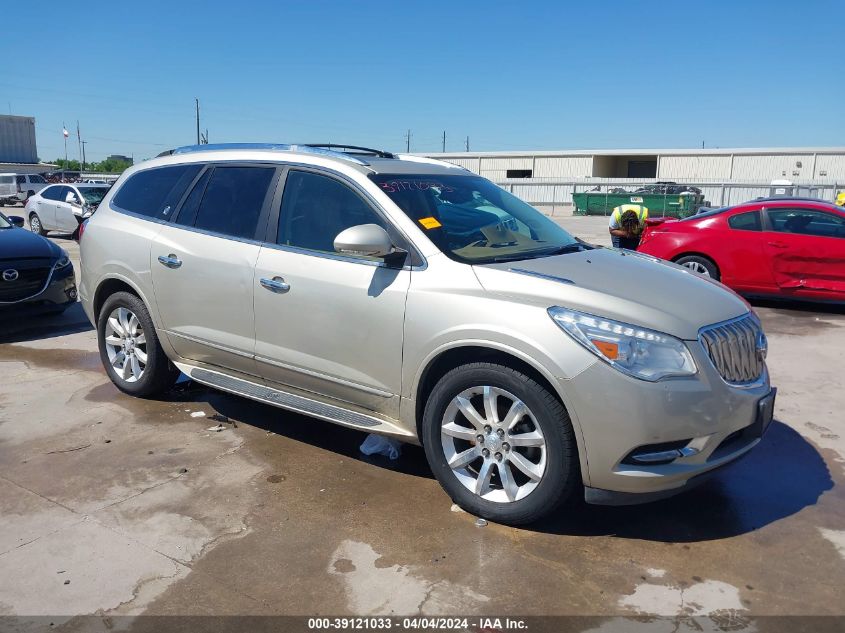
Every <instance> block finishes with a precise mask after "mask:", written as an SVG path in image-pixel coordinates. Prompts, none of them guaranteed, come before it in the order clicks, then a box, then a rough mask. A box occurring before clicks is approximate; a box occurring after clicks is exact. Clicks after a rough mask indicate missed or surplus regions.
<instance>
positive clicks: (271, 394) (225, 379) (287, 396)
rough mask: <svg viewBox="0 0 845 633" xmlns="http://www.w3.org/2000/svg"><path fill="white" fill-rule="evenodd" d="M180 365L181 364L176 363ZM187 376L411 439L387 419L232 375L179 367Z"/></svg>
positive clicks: (307, 412) (285, 406)
mask: <svg viewBox="0 0 845 633" xmlns="http://www.w3.org/2000/svg"><path fill="white" fill-rule="evenodd" d="M179 365H182V363H179ZM180 369H182V371H184V372H185V373H186V374H188V376H190V377H191V378H192V379H193V380H196V381H197V382H200V383H203V384H204V385H208V386H209V387H215V388H216V389H220V390H222V391H227V392H229V393H233V394H235V395H238V396H244V397H245V398H250V399H252V400H257V401H259V402H264V403H267V404H272V405H273V406H276V407H280V408H282V409H287V410H289V411H295V412H296V413H303V414H305V415H310V416H313V417H315V418H320V419H321V420H326V421H327V422H334V423H335V424H341V425H343V426H349V427H352V428H356V429H361V430H366V431H374V432H376V433H383V434H388V435H395V436H398V437H412V434H411V433H409V432H408V431H406V430H404V429H402V428H400V427H398V426H396V425H395V424H391V423H390V422H387V421H386V420H382V419H379V418H377V417H375V416H371V415H366V414H364V413H358V412H357V411H350V410H349V409H344V408H342V407H338V406H335V405H332V404H326V403H325V402H319V401H318V400H312V399H311V398H306V397H304V396H298V395H295V394H292V393H288V392H286V391H281V390H280V389H274V388H272V387H267V386H265V385H259V384H257V383H254V382H249V381H247V380H241V379H240V378H234V377H233V376H227V375H226V374H221V373H219V372H216V371H209V370H207V369H202V368H200V367H191V366H184V365H182V366H181V367H180Z"/></svg>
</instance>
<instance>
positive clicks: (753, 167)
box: [732, 154, 813, 181]
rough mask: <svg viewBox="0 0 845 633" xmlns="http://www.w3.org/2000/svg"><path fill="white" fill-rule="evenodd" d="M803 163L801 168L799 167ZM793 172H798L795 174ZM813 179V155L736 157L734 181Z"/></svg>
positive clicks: (752, 155) (751, 155)
mask: <svg viewBox="0 0 845 633" xmlns="http://www.w3.org/2000/svg"><path fill="white" fill-rule="evenodd" d="M797 163H801V167H798V166H797ZM793 172H798V173H797V174H796V173H793ZM812 177H813V155H812V154H810V155H807V154H771V155H768V154H762V155H761V154H756V155H754V154H750V155H741V154H740V155H736V156H734V168H733V176H732V178H733V179H734V180H739V181H743V180H764V181H765V180H768V181H771V180H774V179H782V178H785V179H787V180H805V179H808V178H812Z"/></svg>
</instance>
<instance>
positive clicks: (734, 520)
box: [173, 382, 834, 543]
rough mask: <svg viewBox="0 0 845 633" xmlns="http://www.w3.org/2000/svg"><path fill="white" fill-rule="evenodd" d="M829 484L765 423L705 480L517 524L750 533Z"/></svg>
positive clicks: (406, 465)
mask: <svg viewBox="0 0 845 633" xmlns="http://www.w3.org/2000/svg"><path fill="white" fill-rule="evenodd" d="M183 390H184V391H183V392H182V393H179V392H178V390H177V391H175V392H173V397H174V398H179V399H184V398H186V395H188V394H186V393H185V391H187V392H188V393H191V392H193V395H192V396H190V395H188V398H187V399H194V400H201V401H205V402H208V403H209V404H210V405H211V406H212V407H214V408H215V409H216V411H217V412H218V413H220V414H222V415H225V416H228V417H229V418H232V419H235V420H238V421H239V422H242V423H244V424H249V425H250V426H254V427H257V428H261V429H265V430H267V431H269V432H272V433H275V434H278V435H281V436H284V437H288V438H290V439H293V440H296V441H298V442H304V443H307V444H310V445H312V446H316V447H319V448H322V449H325V450H327V451H332V452H334V453H337V454H338V455H343V456H345V457H348V458H350V459H355V460H358V461H362V462H366V463H369V464H372V465H374V466H377V467H379V468H384V469H387V470H392V471H395V472H400V473H404V474H407V475H411V476H414V477H421V478H428V479H433V475H432V473H431V470H430V469H429V467H428V463H427V461H426V458H425V453H424V452H423V449H422V448H420V447H418V446H413V445H409V444H406V445H404V446H403V447H402V455H401V457H400V458H399V459H398V460H396V461H391V460H389V459H388V458H387V457H382V456H371V457H368V456H366V455H364V454H363V453H361V452H360V451H359V450H358V447H359V446H360V445H361V442H363V441H364V438H365V437H366V433H364V432H361V431H357V430H354V429H349V428H345V427H341V426H338V425H334V424H331V423H329V422H324V421H322V420H317V419H314V418H309V417H307V416H300V415H297V414H292V413H285V412H281V411H280V410H278V409H276V408H275V407H272V406H270V405H264V404H261V403H258V402H253V401H251V400H246V399H243V398H238V397H236V396H231V395H228V394H224V393H220V392H217V391H214V390H211V389H206V388H205V387H203V386H201V385H197V384H196V383H190V382H188V383H185V384H184V386H183ZM833 487H834V482H833V480H832V479H831V476H830V472H829V471H828V468H827V465H826V463H825V461H824V459H823V457H822V456H821V455H820V454H819V452H818V451H817V450H816V449H815V447H814V446H813V445H812V444H810V443H809V442H808V441H807V440H805V439H804V438H803V437H802V436H801V435H800V434H799V433H797V432H796V431H795V430H793V429H792V428H790V427H789V426H787V425H785V424H783V423H781V422H777V421H775V422H773V423H772V425H771V427H769V430H768V432H767V433H766V436H765V437H764V439H763V441H762V442H761V443H760V444H759V445H758V446H756V447H755V448H754V449H753V450H752V451H751V452H750V453H749V454H748V455H746V456H745V457H744V458H743V459H740V460H739V461H737V462H735V463H733V464H730V465H728V466H726V467H724V468H722V469H720V470H719V471H717V472H716V473H714V474H713V476H712V478H711V479H709V480H707V481H706V482H705V483H703V484H701V485H699V486H697V487H695V488H693V489H691V490H689V491H687V492H684V493H681V494H679V495H678V496H676V497H672V498H670V499H665V500H663V501H656V502H653V503H648V504H643V505H636V506H623V507H610V506H592V505H588V504H586V503H584V502H583V500H582V499H581V498H580V497H579V498H577V499H575V500H574V501H573V502H572V503H570V504H569V505H567V506H564V508H563V509H561V511H560V512H559V513H558V514H557V515H555V516H553V517H551V518H549V519H547V520H544V521H542V522H539V523H537V524H535V525H532V526H527V527H526V528H525V529H528V530H531V531H537V532H546V533H550V534H566V535H571V536H608V535H610V536H617V537H620V538H626V539H639V540H647V541H659V542H667V543H685V542H694V541H707V540H714V539H722V538H729V537H732V536H738V535H740V534H745V533H747V532H751V531H754V530H757V529H760V528H761V527H764V526H766V525H768V524H771V523H774V522H776V521H779V520H780V519H784V518H786V517H788V516H791V515H793V514H796V513H798V512H800V511H801V510H803V509H804V508H805V507H808V506H812V505H815V504H816V503H817V502H818V500H819V497H821V495H822V494H824V493H825V492H826V491H829V490H831V489H832V488H833Z"/></svg>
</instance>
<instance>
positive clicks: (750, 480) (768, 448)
mask: <svg viewBox="0 0 845 633" xmlns="http://www.w3.org/2000/svg"><path fill="white" fill-rule="evenodd" d="M833 486H834V483H833V480H832V479H831V477H830V472H829V471H828V468H827V465H826V464H825V461H824V459H823V458H822V456H821V455H820V454H819V453H818V451H817V450H816V449H815V447H813V445H812V444H810V443H809V442H808V441H807V440H805V439H804V438H803V437H801V435H800V434H799V433H797V432H796V431H794V430H793V429H792V428H790V427H789V426H787V425H785V424H783V423H781V422H777V421H775V422H773V423H772V426H771V427H770V428H769V431H768V432H767V433H766V436H765V437H764V438H763V441H762V442H760V444H759V445H757V447H755V448H754V449H753V450H752V451H751V452H750V453H749V454H748V455H746V456H745V457H744V458H743V459H740V460H739V461H737V462H735V463H733V464H731V465H728V466H726V467H724V468H723V469H721V470H719V471H718V472H716V473H714V475H713V477H712V478H711V479H709V480H707V481H706V482H705V483H703V484H701V485H700V486H698V487H696V488H693V489H692V490H689V491H688V492H684V493H681V494H679V495H678V496H676V497H672V498H670V499H665V500H663V501H656V502H654V503H648V504H644V505H639V506H627V507H609V506H590V505H587V504H585V503H583V502H581V503H578V504H576V505H575V506H574V507H570V508H568V509H564V510H563V511H562V512H561V513H560V514H559V515H558V516H556V517H553V518H551V519H549V520H547V521H544V522H542V523H540V524H537V525H534V526H533V527H532V528H531V529H533V530H537V531H541V532H550V533H555V534H568V535H575V536H600V535H601V536H604V535H614V536H618V537H621V538H631V539H641V540H647V541H660V542H667V543H669V542H672V543H678V542H693V541H708V540H714V539H722V538H729V537H732V536H738V535H740V534H745V533H747V532H751V531H753V530H757V529H760V528H762V527H764V526H766V525H769V524H770V523H774V522H776V521H778V520H780V519H784V518H786V517H788V516H791V515H793V514H796V513H797V512H800V511H801V510H803V509H804V508H805V507H807V506H812V505H815V504H816V502H817V501H818V500H819V497H821V495H822V494H824V493H825V492H826V491H828V490H831V489H832V488H833Z"/></svg>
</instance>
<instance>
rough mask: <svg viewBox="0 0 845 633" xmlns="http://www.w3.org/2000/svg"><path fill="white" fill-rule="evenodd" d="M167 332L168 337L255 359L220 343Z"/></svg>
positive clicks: (171, 331)
mask: <svg viewBox="0 0 845 633" xmlns="http://www.w3.org/2000/svg"><path fill="white" fill-rule="evenodd" d="M165 332H167V335H168V336H175V337H177V338H181V339H184V340H186V341H191V342H192V343H199V344H200V345H208V346H209V347H213V348H214V349H219V350H220V351H221V352H228V353H230V354H235V355H236V356H243V357H244V358H253V355H252V354H249V353H247V352H242V351H241V350H237V349H234V348H232V347H226V346H225V345H220V344H219V343H212V342H211V341H207V340H205V339H203V338H199V337H197V336H190V335H188V334H183V333H181V332H174V331H173V330H165Z"/></svg>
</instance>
